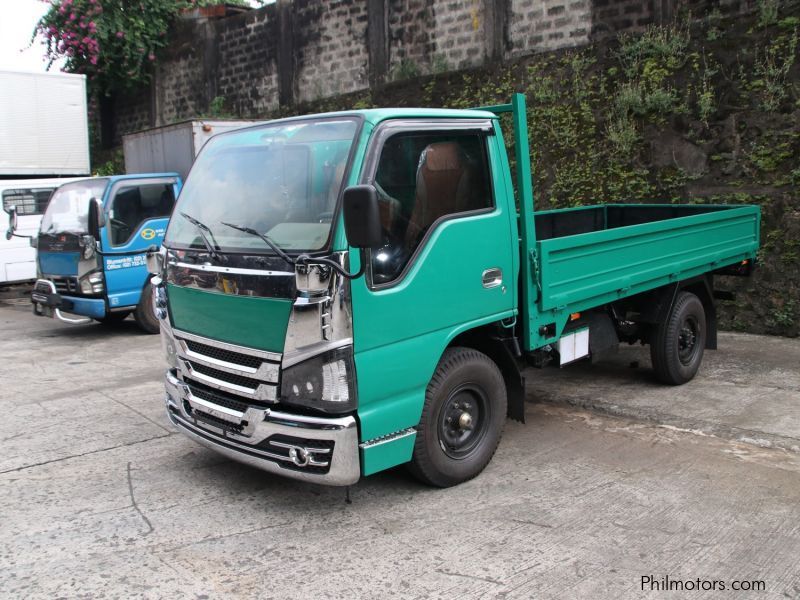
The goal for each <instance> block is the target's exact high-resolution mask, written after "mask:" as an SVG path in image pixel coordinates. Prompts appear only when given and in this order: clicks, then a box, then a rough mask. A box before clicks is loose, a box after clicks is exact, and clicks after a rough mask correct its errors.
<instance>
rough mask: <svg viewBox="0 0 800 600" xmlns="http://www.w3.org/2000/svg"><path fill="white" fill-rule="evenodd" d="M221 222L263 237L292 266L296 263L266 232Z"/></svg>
mask: <svg viewBox="0 0 800 600" xmlns="http://www.w3.org/2000/svg"><path fill="white" fill-rule="evenodd" d="M220 223H222V224H223V225H225V226H226V227H231V228H233V229H238V230H239V231H241V232H242V233H248V234H250V235H254V236H256V237H258V238H261V239H262V240H263V242H264V243H265V244H266V245H267V246H269V247H270V248H271V249H272V251H273V252H275V254H277V255H278V256H280V257H281V258H282V259H283V260H285V261H286V262H288V263H289V264H290V265H292V266H294V265H295V261H294V260H293V259H292V257H291V256H289V255H288V254H286V252H284V251H283V250H281V249H280V248H279V247H278V245H277V244H276V243H275V242H273V241H272V240H271V239H270V238H269V237H268V236H267V235H266V234H264V233H259V232H258V231H256V230H255V229H253V228H251V227H245V226H244V225H234V224H233V223H226V222H225V221H220Z"/></svg>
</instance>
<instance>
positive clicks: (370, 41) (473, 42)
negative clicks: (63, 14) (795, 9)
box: [112, 0, 754, 138]
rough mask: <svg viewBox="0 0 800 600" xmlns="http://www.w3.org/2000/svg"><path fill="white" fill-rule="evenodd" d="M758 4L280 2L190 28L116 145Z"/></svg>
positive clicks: (128, 115) (182, 31)
mask: <svg viewBox="0 0 800 600" xmlns="http://www.w3.org/2000/svg"><path fill="white" fill-rule="evenodd" d="M753 2H754V0H326V1H324V2H323V1H320V0H278V1H277V2H276V3H273V4H269V5H267V6H264V7H262V8H260V9H258V10H253V11H248V12H246V13H244V14H238V15H235V16H230V17H226V18H221V19H216V20H214V19H200V20H186V21H184V22H182V23H181V24H180V25H179V26H178V27H177V30H176V31H175V32H173V33H172V34H171V35H172V39H173V41H172V44H171V45H170V47H169V49H168V51H167V52H166V54H165V56H163V57H162V58H161V59H160V60H159V65H158V68H157V69H156V75H155V77H154V80H153V84H152V86H151V89H150V90H149V91H144V92H142V94H141V95H133V96H128V97H125V98H120V99H119V100H118V101H117V106H116V113H117V114H116V120H115V123H114V124H113V127H112V129H113V130H114V131H115V132H116V137H117V138H119V136H120V135H121V134H123V133H126V132H128V131H132V130H135V129H139V128H142V127H147V126H153V125H161V124H165V123H169V122H174V121H178V120H181V119H187V118H193V117H196V116H198V115H204V114H208V113H209V107H210V106H211V105H212V102H214V100H215V98H217V99H218V100H217V104H218V103H219V102H220V100H221V101H222V102H223V104H224V108H225V110H226V112H227V113H229V114H235V115H237V116H243V117H255V116H264V115H266V114H268V113H270V112H271V111H274V110H275V109H277V108H279V107H288V106H292V105H294V104H296V103H299V102H309V101H314V100H319V99H322V98H326V97H332V96H335V95H339V94H342V93H347V92H354V91H358V90H364V89H367V88H368V87H369V86H370V85H373V86H375V85H381V84H383V83H386V82H388V81H396V80H402V79H408V78H412V77H415V76H418V75H424V74H427V73H431V72H441V71H447V70H456V69H464V68H470V67H477V66H481V65H484V64H487V62H489V61H503V60H511V59H516V58H518V57H520V56H524V55H527V54H532V53H536V52H542V51H549V50H554V49H559V48H569V47H578V46H581V45H584V44H587V43H589V42H591V41H593V40H595V39H598V38H602V37H605V36H608V35H612V34H615V33H618V32H620V31H631V32H636V31H641V30H642V29H643V28H644V27H646V26H647V25H648V24H650V23H654V22H656V23H663V22H668V21H669V20H671V19H672V18H673V17H674V16H675V15H676V14H678V13H680V12H683V13H686V12H689V11H691V12H692V14H694V15H695V16H698V15H699V16H702V15H703V14H704V13H703V11H707V10H709V9H712V8H714V9H717V10H719V11H721V12H723V13H726V14H730V13H731V12H737V11H738V12H741V11H744V10H748V9H751V8H752V6H751V4H752V3H753Z"/></svg>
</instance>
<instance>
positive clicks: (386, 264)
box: [371, 132, 493, 285]
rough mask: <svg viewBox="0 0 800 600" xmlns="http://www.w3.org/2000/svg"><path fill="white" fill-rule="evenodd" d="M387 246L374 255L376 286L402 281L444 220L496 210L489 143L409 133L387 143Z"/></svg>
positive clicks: (381, 172)
mask: <svg viewBox="0 0 800 600" xmlns="http://www.w3.org/2000/svg"><path fill="white" fill-rule="evenodd" d="M375 187H376V188H377V190H378V198H379V203H380V214H381V222H382V226H383V234H384V242H385V244H384V246H383V247H382V248H380V249H379V250H377V251H373V252H372V265H371V266H372V282H373V283H374V284H377V285H380V284H383V283H389V282H391V281H394V280H395V279H397V278H398V277H399V276H400V273H402V271H403V269H404V268H405V266H406V265H407V264H408V261H409V260H410V259H411V256H412V255H413V254H414V251H415V250H416V249H417V247H418V246H419V245H420V243H421V242H422V240H423V238H424V237H425V234H426V233H427V232H428V230H429V229H430V228H431V226H432V225H433V224H434V223H435V222H436V221H437V219H440V218H442V217H447V216H450V215H457V214H460V213H468V212H471V211H476V210H481V209H487V208H491V207H492V206H493V201H492V192H491V187H490V182H489V169H488V161H487V157H486V142H485V139H484V137H483V136H482V135H481V134H479V133H463V134H462V133H456V134H454V133H452V132H451V133H441V132H430V133H421V132H409V133H397V134H395V135H393V136H392V137H390V138H389V139H387V140H386V142H385V144H384V146H383V148H382V149H381V154H380V158H379V159H378V167H377V170H376V172H375Z"/></svg>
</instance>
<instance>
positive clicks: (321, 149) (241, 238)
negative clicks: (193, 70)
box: [165, 118, 358, 254]
mask: <svg viewBox="0 0 800 600" xmlns="http://www.w3.org/2000/svg"><path fill="white" fill-rule="evenodd" d="M357 129H358V121H357V120H356V119H351V118H341V119H335V120H331V119H315V120H298V121H289V122H284V123H277V124H273V125H265V126H263V127H251V128H247V129H243V130H240V131H235V132H231V133H226V134H222V135H219V136H217V137H214V138H212V139H211V140H210V141H209V142H208V144H207V145H206V146H205V148H203V151H202V152H201V153H200V155H199V156H198V157H197V161H196V162H195V164H194V166H193V167H192V171H191V173H190V174H189V177H188V179H187V180H186V184H185V186H184V188H183V191H182V192H181V195H180V198H179V199H178V206H177V207H176V209H175V211H174V212H173V216H172V220H171V221H170V224H169V229H168V230H167V235H166V238H165V244H166V245H167V246H169V247H172V248H183V249H188V248H204V247H205V245H204V243H203V240H202V237H201V235H200V232H199V231H198V226H197V224H196V223H193V222H192V219H196V220H197V221H199V222H201V223H202V224H203V225H205V226H207V227H208V229H209V230H210V231H208V232H207V233H210V234H211V235H210V236H209V237H213V239H214V241H215V243H217V244H219V248H220V249H221V250H222V251H223V252H248V253H259V254H261V253H271V252H272V251H271V250H270V248H269V247H268V246H267V245H266V244H265V243H264V241H263V240H261V239H259V238H258V237H257V236H253V235H250V234H247V233H245V232H243V231H240V230H237V229H234V228H232V227H229V226H226V225H223V223H231V224H236V225H240V226H243V227H249V228H251V229H255V230H256V231H258V232H259V233H261V234H264V235H267V236H268V237H269V238H270V240H271V241H273V242H274V243H275V244H276V245H277V246H278V247H279V248H281V249H283V250H285V251H287V252H299V251H314V250H321V249H322V248H324V247H325V245H326V244H327V242H328V238H329V236H330V230H331V223H332V220H333V215H334V212H335V210H336V202H337V199H338V197H339V192H340V191H341V187H342V182H343V180H344V176H345V168H346V165H347V159H348V156H349V154H350V149H351V147H352V145H353V140H354V138H355V135H356V131H357ZM184 215H188V216H189V217H191V218H192V219H187V218H186V217H185V216H184Z"/></svg>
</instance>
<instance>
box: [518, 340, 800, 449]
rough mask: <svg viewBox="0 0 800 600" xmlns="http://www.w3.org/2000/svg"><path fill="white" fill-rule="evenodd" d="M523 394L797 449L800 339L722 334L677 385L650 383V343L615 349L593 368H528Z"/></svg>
mask: <svg viewBox="0 0 800 600" xmlns="http://www.w3.org/2000/svg"><path fill="white" fill-rule="evenodd" d="M528 396H529V399H531V400H534V401H541V402H547V403H554V404H566V405H570V406H576V407H580V408H585V409H589V410H593V411H600V412H603V413H606V414H610V415H614V416H622V417H629V418H634V419H641V420H645V421H649V422H652V423H657V424H659V425H664V426H671V427H677V428H680V429H686V430H691V431H694V432H698V433H703V434H706V435H715V436H719V437H725V438H729V439H734V440H737V441H741V442H746V443H751V444H755V445H758V446H762V447H775V448H784V449H787V450H791V451H794V452H800V339H788V338H779V337H768V336H760V335H747V334H742V333H729V332H722V333H720V335H719V343H718V349H717V350H706V353H705V356H704V358H703V365H702V366H701V368H700V372H699V373H698V375H697V377H695V379H694V380H692V381H691V382H690V383H688V384H686V385H684V386H680V387H669V386H664V385H662V384H661V383H659V382H658V381H656V379H655V377H654V375H653V372H652V370H651V368H650V350H649V347H646V346H645V347H642V346H627V345H626V346H621V347H620V352H619V353H618V354H617V355H615V356H613V357H611V358H609V359H607V360H604V361H602V362H599V363H597V364H595V365H592V364H590V363H589V362H588V361H584V362H579V363H575V364H574V365H571V366H568V367H566V368H564V369H558V368H546V369H541V370H530V371H529V372H528Z"/></svg>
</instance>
